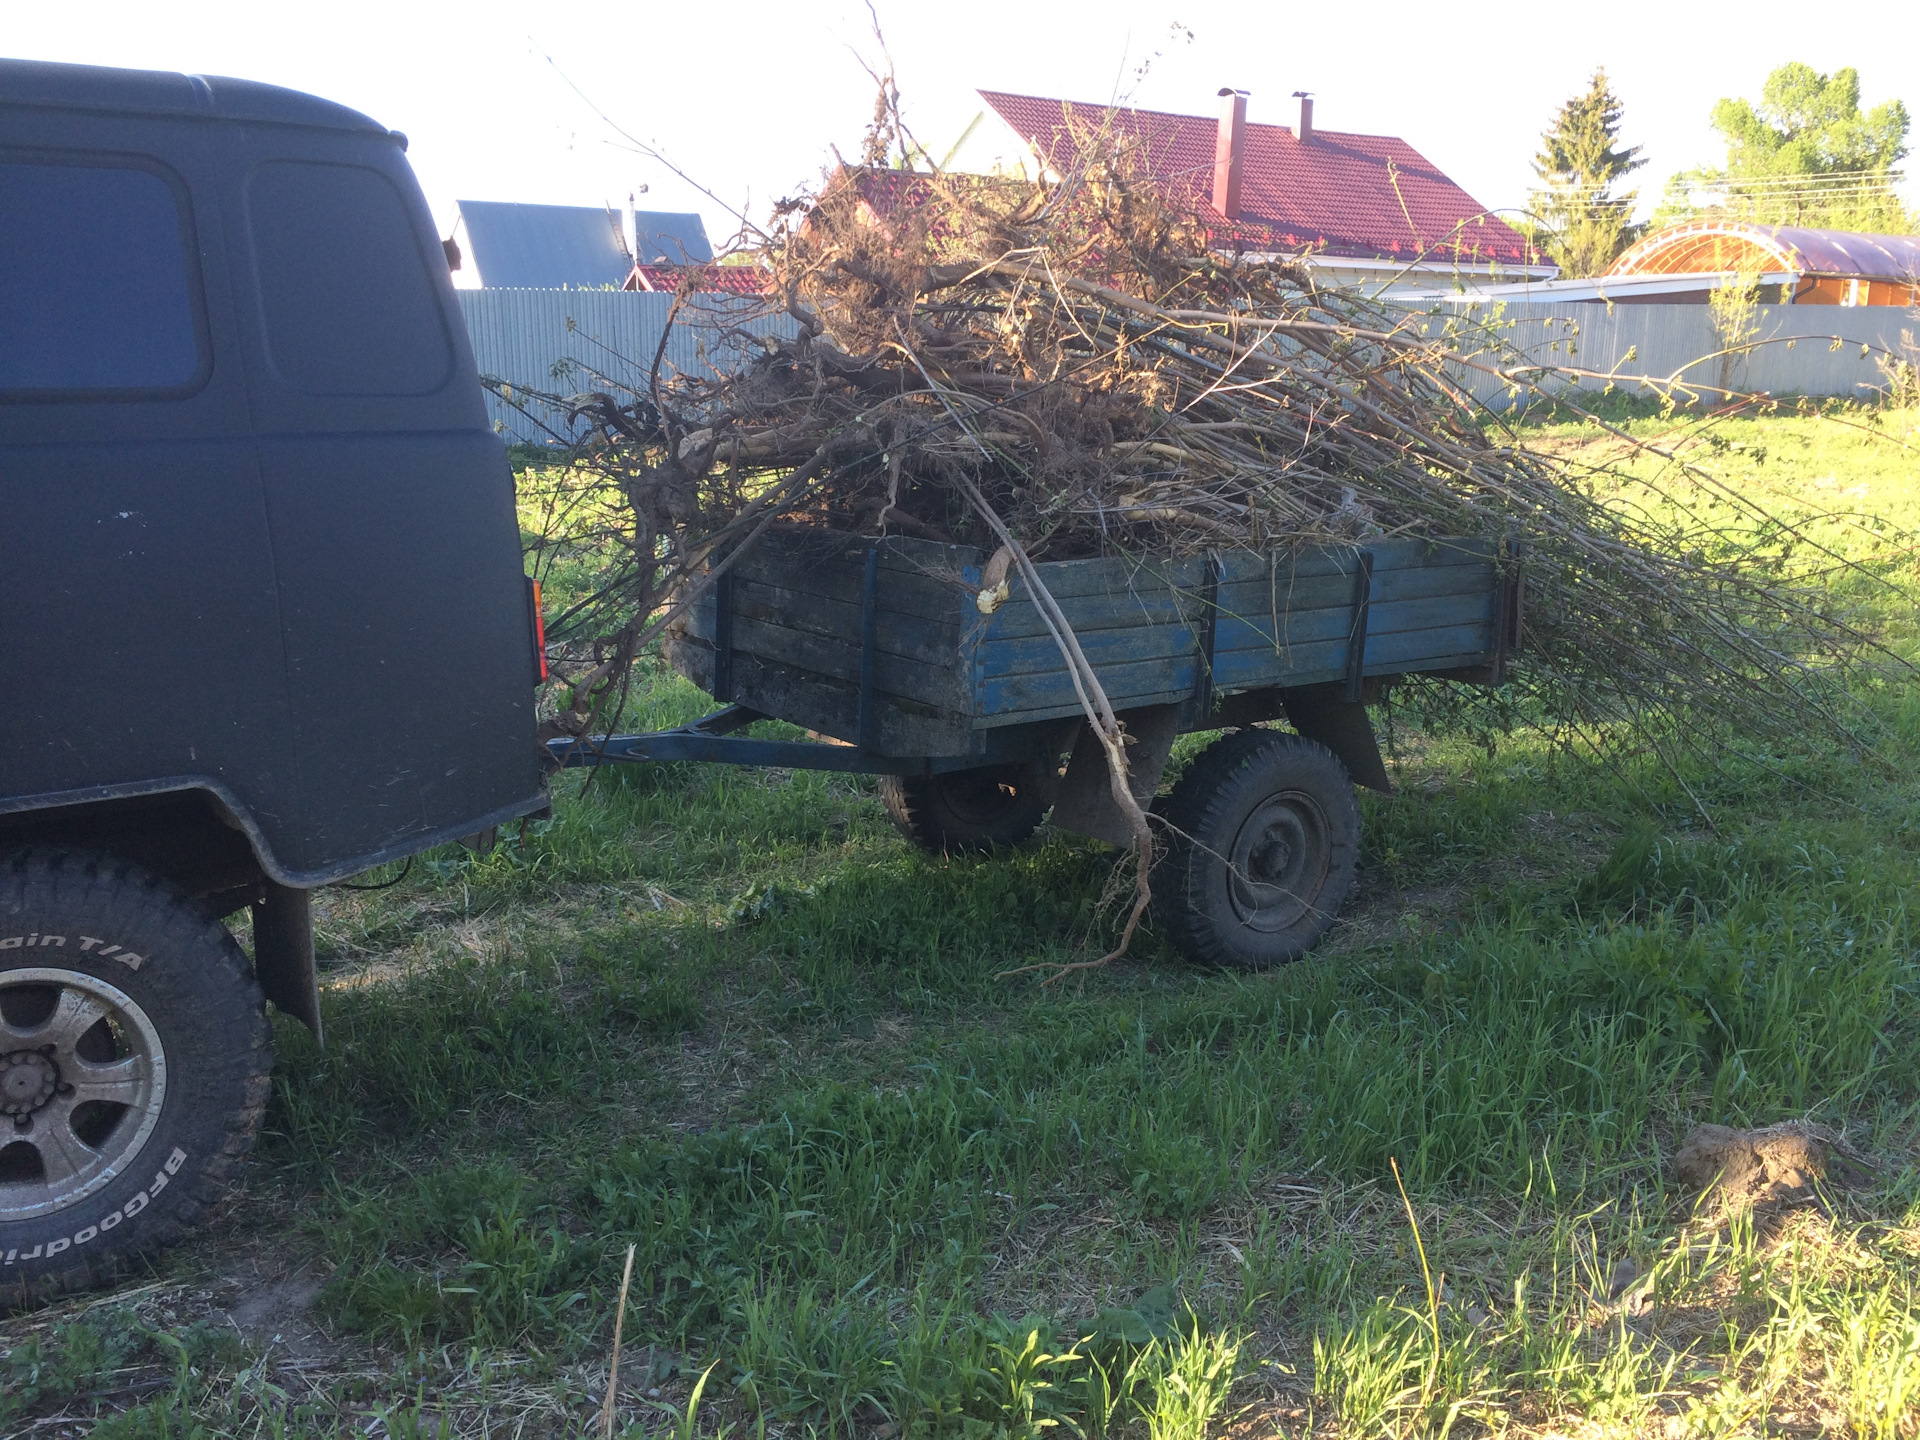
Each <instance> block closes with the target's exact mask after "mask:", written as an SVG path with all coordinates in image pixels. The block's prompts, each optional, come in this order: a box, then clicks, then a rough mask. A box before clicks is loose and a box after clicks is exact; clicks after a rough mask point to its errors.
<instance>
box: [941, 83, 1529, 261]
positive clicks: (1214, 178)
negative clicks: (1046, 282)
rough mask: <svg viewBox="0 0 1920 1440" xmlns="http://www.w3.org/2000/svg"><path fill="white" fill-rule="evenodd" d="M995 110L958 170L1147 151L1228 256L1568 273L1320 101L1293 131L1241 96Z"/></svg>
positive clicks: (1028, 170)
mask: <svg viewBox="0 0 1920 1440" xmlns="http://www.w3.org/2000/svg"><path fill="white" fill-rule="evenodd" d="M979 95H980V98H981V99H982V100H984V101H985V102H986V106H987V108H986V109H985V110H984V111H983V112H982V115H981V119H980V120H979V121H976V123H975V125H974V126H973V127H972V128H971V129H970V130H969V132H968V134H967V135H966V136H965V137H964V138H963V140H962V142H961V143H960V145H958V146H956V147H955V154H954V157H953V159H952V160H951V161H950V162H949V168H953V169H959V170H980V171H989V172H990V171H994V170H999V171H1001V172H1003V173H1004V172H1005V171H1007V170H1009V169H1017V170H1019V171H1021V172H1022V173H1025V174H1027V175H1028V176H1030V177H1034V178H1037V177H1038V176H1039V175H1043V174H1044V175H1051V176H1056V177H1057V176H1059V175H1062V174H1065V173H1068V172H1069V171H1071V170H1072V169H1073V167H1074V162H1075V160H1076V158H1077V155H1078V152H1079V149H1080V147H1081V146H1082V145H1083V144H1084V143H1085V138H1084V137H1086V136H1087V135H1088V134H1089V133H1092V132H1098V131H1103V130H1104V131H1110V132H1113V133H1116V134H1118V135H1119V136H1120V137H1122V138H1123V139H1125V140H1126V141H1127V142H1128V143H1130V144H1133V145H1135V146H1137V153H1139V154H1140V155H1142V156H1144V157H1145V159H1146V161H1147V165H1148V168H1149V170H1150V172H1151V173H1152V174H1153V175H1155V176H1156V177H1157V178H1158V179H1159V180H1160V181H1161V182H1162V183H1163V184H1164V185H1165V186H1166V187H1167V189H1168V191H1169V192H1170V194H1172V195H1174V196H1176V197H1178V199H1179V200H1180V202H1181V203H1182V204H1191V205H1192V206H1193V208H1194V211H1195V213H1197V214H1199V215H1200V216H1201V217H1202V219H1203V220H1206V221H1208V222H1210V231H1211V234H1212V236H1213V243H1214V245H1215V247H1216V248H1217V249H1222V250H1235V251H1238V252H1241V253H1243V254H1248V255H1257V256H1267V255H1272V256H1298V255H1302V254H1306V255H1308V256H1309V257H1310V259H1309V263H1310V264H1311V265H1312V267H1313V268H1314V270H1315V272H1316V273H1317V274H1318V275H1320V277H1321V278H1322V279H1323V280H1325V281H1326V282H1328V283H1332V284H1374V285H1388V286H1394V287H1399V286H1414V287H1420V288H1429V287H1433V286H1436V285H1451V284H1458V285H1464V286H1466V287H1467V288H1469V289H1479V288H1481V287H1482V286H1484V285H1487V284H1500V283H1511V282H1514V281H1522V280H1529V279H1535V280H1545V279H1549V278H1551V277H1552V276H1554V275H1555V274H1557V273H1558V268H1557V267H1556V266H1554V265H1553V264H1551V263H1550V262H1548V261H1547V260H1546V259H1545V257H1543V256H1541V255H1540V254H1539V253H1538V252H1537V251H1535V250H1534V249H1532V247H1531V246H1529V245H1528V243H1527V241H1526V239H1525V238H1524V237H1523V236H1521V235H1520V233H1519V232H1518V231H1516V230H1514V229H1513V227H1512V226H1510V225H1508V224H1506V223H1505V222H1504V221H1502V220H1501V219H1500V218H1499V217H1498V216H1495V215H1493V214H1491V213H1489V212H1488V210H1487V207H1486V206H1484V205H1482V204H1480V202H1479V201H1477V200H1475V199H1474V198H1473V197H1472V196H1471V195H1469V194H1468V193H1467V192H1466V191H1465V190H1463V189H1461V187H1460V186H1459V185H1457V184H1455V183H1454V182H1453V181H1452V180H1451V179H1449V178H1448V177H1447V176H1446V175H1445V174H1444V173H1442V172H1441V170H1440V169H1439V168H1438V167H1437V166H1435V165H1434V164H1433V162H1432V161H1430V160H1428V159H1427V158H1426V157H1425V156H1424V155H1422V154H1421V153H1420V152H1419V151H1418V150H1416V149H1414V148H1413V146H1411V145H1409V144H1408V143H1407V142H1406V141H1405V140H1402V139H1400V138H1398V137H1397V136H1392V135H1360V134H1354V133H1351V132H1348V131H1343V130H1321V129H1318V128H1317V127H1316V126H1315V125H1314V123H1313V98H1312V97H1311V96H1309V95H1301V96H1299V97H1298V99H1299V102H1300V108H1299V112H1298V114H1299V118H1298V121H1297V123H1295V124H1294V125H1292V126H1287V125H1262V124H1254V123H1251V122H1249V121H1248V119H1247V96H1246V94H1245V93H1244V92H1242V91H1237V90H1223V91H1221V92H1220V96H1219V100H1220V105H1219V110H1218V112H1217V113H1216V114H1215V115H1213V116H1206V115H1175V114H1171V113H1168V112H1165V111H1159V110H1139V109H1134V108H1131V107H1127V106H1110V105H1095V104H1086V103H1083V102H1079V101H1071V100H1050V99H1044V98H1041V97H1039V96H1033V95H1010V94H1007V93H1005V92H1003V91H998V90H982V91H980V92H979Z"/></svg>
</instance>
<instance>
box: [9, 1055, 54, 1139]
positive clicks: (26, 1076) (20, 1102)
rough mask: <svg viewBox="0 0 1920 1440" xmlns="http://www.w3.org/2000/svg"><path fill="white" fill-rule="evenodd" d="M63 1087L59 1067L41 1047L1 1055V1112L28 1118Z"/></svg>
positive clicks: (22, 1118)
mask: <svg viewBox="0 0 1920 1440" xmlns="http://www.w3.org/2000/svg"><path fill="white" fill-rule="evenodd" d="M59 1089H60V1067H59V1066H58V1065H55V1064H54V1063H53V1060H52V1059H51V1058H50V1057H48V1056H46V1055H43V1054H42V1053H41V1052H40V1051H38V1050H15V1051H13V1052H12V1053H11V1054H8V1055H0V1115H11V1116H12V1117H13V1118H14V1120H15V1122H16V1123H18V1122H19V1121H22V1120H25V1119H26V1118H27V1117H28V1116H29V1115H31V1114H33V1112H34V1111H36V1110H38V1109H39V1108H40V1107H41V1106H43V1105H45V1104H46V1103H47V1102H48V1101H49V1100H51V1099H53V1097H54V1095H55V1094H56V1093H57V1092H58V1091H59Z"/></svg>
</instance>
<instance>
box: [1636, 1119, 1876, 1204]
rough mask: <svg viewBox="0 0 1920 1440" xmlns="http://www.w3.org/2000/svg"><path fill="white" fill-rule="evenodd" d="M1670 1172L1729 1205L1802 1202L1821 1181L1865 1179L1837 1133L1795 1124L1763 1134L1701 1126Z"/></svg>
mask: <svg viewBox="0 0 1920 1440" xmlns="http://www.w3.org/2000/svg"><path fill="white" fill-rule="evenodd" d="M1672 1169H1673V1178H1674V1180H1675V1181H1677V1182H1678V1183H1679V1184H1681V1185H1683V1186H1685V1187H1686V1188H1687V1189H1689V1190H1693V1191H1697V1192H1699V1193H1700V1194H1702V1195H1705V1196H1710V1197H1716V1198H1718V1199H1719V1200H1720V1201H1721V1202H1722V1203H1723V1204H1726V1205H1729V1206H1743V1205H1767V1206H1776V1207H1777V1206H1785V1205H1797V1204H1802V1203H1804V1202H1806V1201H1809V1200H1812V1199H1813V1198H1814V1187H1815V1185H1816V1184H1818V1183H1819V1182H1821V1181H1823V1180H1824V1181H1830V1182H1832V1183H1835V1184H1839V1185H1844V1186H1854V1185H1858V1184H1861V1183H1863V1182H1864V1181H1865V1180H1866V1178H1867V1176H1866V1173H1865V1170H1864V1168H1863V1167H1862V1165H1861V1164H1860V1163H1859V1161H1858V1157H1855V1156H1852V1155H1850V1154H1849V1153H1847V1152H1846V1151H1845V1149H1844V1142H1842V1141H1841V1140H1840V1138H1839V1137H1838V1136H1837V1135H1835V1134H1834V1133H1833V1132H1832V1131H1830V1130H1828V1129H1826V1128H1825V1127H1824V1126H1819V1125H1810V1124H1807V1123H1805V1122H1803V1121H1795V1120H1790V1121H1787V1122H1785V1123H1784V1124H1780V1125H1769V1126H1767V1127H1766V1128H1764V1129H1761V1130H1735V1129H1732V1128H1730V1127H1728V1126H1726V1125H1700V1126H1697V1127H1695V1129H1694V1130H1693V1132H1692V1133H1691V1134H1689V1135H1688V1136H1687V1138H1686V1143H1684V1144H1683V1145H1681V1147H1680V1149H1679V1152H1678V1153H1677V1154H1675V1155H1674V1157H1673V1166H1672Z"/></svg>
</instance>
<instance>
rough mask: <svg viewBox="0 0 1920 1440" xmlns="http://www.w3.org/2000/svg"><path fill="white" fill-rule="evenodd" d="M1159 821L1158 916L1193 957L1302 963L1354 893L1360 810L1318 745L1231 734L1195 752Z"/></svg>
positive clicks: (1341, 771) (1262, 734) (1269, 734)
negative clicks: (1163, 831)
mask: <svg viewBox="0 0 1920 1440" xmlns="http://www.w3.org/2000/svg"><path fill="white" fill-rule="evenodd" d="M1157 813H1160V814H1163V815H1164V816H1165V819H1166V826H1167V832H1168V834H1167V845H1166V850H1165V851H1164V853H1163V855H1162V858H1161V859H1160V862H1159V863H1158V865H1156V867H1155V874H1154V876H1153V898H1154V909H1155V913H1156V916H1157V918H1158V919H1159V921H1160V923H1161V924H1162V926H1164V928H1165V929H1166V931H1167V934H1168V938H1169V939H1171V940H1172V942H1173V944H1174V946H1175V948H1177V949H1178V950H1180V952H1181V953H1182V954H1184V955H1185V956H1186V957H1187V958H1188V959H1190V960H1197V961H1199V962H1200V963H1202V964H1206V965H1225V966H1230V967H1232V968H1234V969H1240V970H1262V969H1265V968H1267V967H1268V966H1270V965H1280V964H1284V963H1285V962H1287V961H1289V960H1297V959H1299V957H1300V956H1302V955H1304V954H1305V953H1306V952H1307V951H1308V950H1309V949H1310V948H1312V946H1313V944H1314V942H1315V941H1317V940H1318V939H1319V938H1320V937H1321V936H1322V935H1323V934H1325V933H1326V929H1327V927H1328V926H1329V925H1331V924H1332V923H1333V917H1334V915H1335V914H1336V913H1338V911H1339V909H1340V906H1341V905H1342V904H1343V903H1345V901H1346V898H1347V892H1348V891H1349V890H1351V889H1352V888H1353V876H1354V868H1355V864H1356V862H1357V860H1358V858H1359V850H1360V807H1359V806H1358V805H1357V804H1356V803H1355V801H1354V798H1353V781H1352V780H1351V779H1349V778H1348V776H1347V770H1346V767H1345V766H1344V765H1342V764H1341V763H1340V761H1339V759H1338V758H1337V757H1336V756H1335V755H1334V753H1333V752H1332V751H1331V750H1329V749H1327V747H1326V746H1324V745H1321V744H1319V743H1318V742H1316V741H1313V740H1308V739H1306V738H1304V737H1302V736H1299V735H1286V734H1282V733H1280V732H1278V731H1273V730H1238V731H1235V732H1234V733H1233V734H1231V735H1228V736H1225V737H1224V738H1222V739H1219V740H1216V741H1214V743H1213V744H1211V745H1209V746H1208V747H1207V748H1206V749H1205V750H1203V751H1201V752H1200V755H1199V757H1198V758H1197V759H1195V760H1194V762H1193V764H1192V765H1191V766H1189V767H1188V769H1187V772H1186V774H1184V775H1183V776H1181V777H1180V783H1179V784H1178V785H1176V786H1174V788H1173V793H1172V794H1171V795H1169V796H1168V797H1167V799H1166V803H1165V805H1164V807H1157Z"/></svg>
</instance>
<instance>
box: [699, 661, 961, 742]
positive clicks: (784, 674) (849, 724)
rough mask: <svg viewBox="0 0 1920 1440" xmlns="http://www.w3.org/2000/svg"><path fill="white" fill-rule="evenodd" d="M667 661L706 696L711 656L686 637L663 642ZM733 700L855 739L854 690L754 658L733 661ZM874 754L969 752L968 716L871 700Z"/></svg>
mask: <svg viewBox="0 0 1920 1440" xmlns="http://www.w3.org/2000/svg"><path fill="white" fill-rule="evenodd" d="M667 657H668V659H669V660H670V661H671V663H672V664H673V666H674V668H675V669H676V670H678V671H679V672H680V673H681V674H682V675H685V676H686V677H687V678H688V679H689V680H691V681H692V682H693V683H694V684H696V685H699V686H700V687H702V688H703V689H711V687H712V684H713V650H712V648H711V647H710V646H708V645H706V644H704V643H703V642H701V641H699V640H695V639H692V638H690V637H685V636H681V637H670V638H669V641H668V645H667ZM733 692H734V699H735V700H736V701H737V702H738V703H739V704H742V705H747V706H750V707H751V708H753V709H755V710H759V711H761V712H763V713H765V714H768V715H777V716H779V717H780V718H781V719H782V720H786V721H788V722H789V723H791V724H794V725H801V726H804V727H806V728H807V729H809V730H816V731H818V732H819V733H820V734H822V735H830V736H832V737H833V738H834V739H836V740H846V741H856V740H858V739H859V715H860V690H859V686H858V685H848V684H845V683H842V682H840V681H836V680H832V679H829V678H828V677H826V676H823V675H818V674H815V673H812V672H809V671H806V670H802V669H799V668H797V667H795V666H793V665H789V664H785V663H783V662H780V661H776V660H769V659H766V658H765V657H763V656H759V655H743V654H739V653H737V652H736V654H735V655H734V657H733ZM875 700H876V702H878V703H877V704H876V707H875V711H874V720H875V726H876V733H875V742H874V743H875V748H876V749H877V750H878V751H879V752H880V753H881V754H882V755H902V756H912V755H965V754H967V753H968V752H969V751H970V750H971V749H972V746H973V725H972V723H971V719H970V717H969V716H967V715H965V714H957V713H955V712H952V711H948V710H942V709H940V708H938V707H935V706H928V705H921V704H917V703H915V702H913V701H910V700H903V699H900V698H898V697H892V696H883V695H876V696H875Z"/></svg>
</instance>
